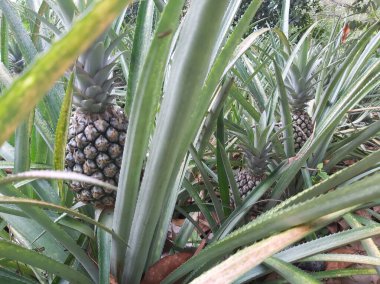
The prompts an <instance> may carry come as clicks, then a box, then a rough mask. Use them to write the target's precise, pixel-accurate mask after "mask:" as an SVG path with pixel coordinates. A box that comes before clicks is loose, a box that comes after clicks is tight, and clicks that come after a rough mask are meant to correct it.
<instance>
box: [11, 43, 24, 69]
mask: <svg viewBox="0 0 380 284" xmlns="http://www.w3.org/2000/svg"><path fill="white" fill-rule="evenodd" d="M8 57H9V71H10V72H11V74H12V75H19V74H20V73H21V72H22V71H23V70H24V68H25V61H24V58H23V56H22V53H21V50H20V48H19V47H18V45H17V43H16V42H15V41H13V40H11V41H10V42H9V55H8Z"/></svg>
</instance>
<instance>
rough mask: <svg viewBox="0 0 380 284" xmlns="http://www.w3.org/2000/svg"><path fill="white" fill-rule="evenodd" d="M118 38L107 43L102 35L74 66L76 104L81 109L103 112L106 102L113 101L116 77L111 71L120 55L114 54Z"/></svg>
mask: <svg viewBox="0 0 380 284" xmlns="http://www.w3.org/2000/svg"><path fill="white" fill-rule="evenodd" d="M120 40H121V37H118V38H117V39H116V40H114V41H113V42H111V43H110V44H108V45H107V39H106V36H105V35H103V36H101V37H100V38H98V40H97V41H96V42H95V43H94V44H93V45H92V46H91V47H90V48H89V49H88V50H87V51H86V52H85V53H84V54H82V55H81V56H80V57H79V59H78V61H77V63H76V66H75V75H76V76H75V84H74V86H75V91H74V96H73V104H74V105H75V106H77V107H78V108H80V109H81V110H82V111H85V112H90V113H98V112H103V111H104V110H105V108H106V107H107V105H109V104H112V102H113V100H114V96H113V95H111V93H112V90H113V87H114V82H115V79H116V78H114V77H113V74H112V71H113V69H114V67H115V65H116V62H115V61H116V59H117V57H118V56H112V51H113V50H114V48H115V46H116V45H117V43H118V42H119V41H120Z"/></svg>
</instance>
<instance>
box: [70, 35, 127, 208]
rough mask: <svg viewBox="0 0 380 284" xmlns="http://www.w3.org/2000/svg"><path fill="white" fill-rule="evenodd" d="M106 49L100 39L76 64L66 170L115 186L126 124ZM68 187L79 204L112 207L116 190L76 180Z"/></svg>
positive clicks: (108, 49) (109, 53)
mask: <svg viewBox="0 0 380 284" xmlns="http://www.w3.org/2000/svg"><path fill="white" fill-rule="evenodd" d="M109 46H110V47H109V48H106V46H105V41H104V40H103V39H99V40H98V41H97V42H96V43H95V44H94V45H93V46H92V47H91V48H90V49H89V50H87V51H86V52H85V53H84V54H83V55H82V56H81V57H80V58H79V59H78V62H77V64H76V67H75V75H76V76H75V83H74V86H75V90H74V96H73V104H74V106H75V111H74V112H73V114H72V116H71V119H70V126H69V135H68V141H67V147H66V158H65V162H66V170H67V171H72V172H77V173H83V174H86V175H88V176H91V177H94V178H97V179H99V180H102V181H105V182H108V183H110V184H112V185H117V184H118V179H119V172H120V166H121V161H122V154H123V149H124V140H125V137H126V131H127V126H128V121H127V119H126V118H125V116H124V113H123V110H122V108H120V107H118V106H117V105H115V104H114V97H113V96H112V95H111V92H112V89H113V84H114V80H115V78H114V77H113V76H112V74H113V68H114V66H115V58H111V50H110V49H111V48H112V44H111V45H109ZM69 185H70V188H71V189H72V190H73V191H74V192H75V194H76V199H77V200H78V201H82V202H84V203H91V204H93V205H94V206H95V207H113V206H114V204H115V198H116V192H115V191H112V190H108V189H104V188H101V187H99V186H94V185H90V184H87V183H82V182H77V181H72V182H70V184H69Z"/></svg>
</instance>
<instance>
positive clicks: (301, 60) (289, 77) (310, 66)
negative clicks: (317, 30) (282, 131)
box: [282, 38, 320, 152]
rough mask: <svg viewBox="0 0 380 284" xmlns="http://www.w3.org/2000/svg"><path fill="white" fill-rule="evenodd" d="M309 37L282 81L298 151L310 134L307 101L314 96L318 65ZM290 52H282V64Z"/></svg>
mask: <svg viewBox="0 0 380 284" xmlns="http://www.w3.org/2000/svg"><path fill="white" fill-rule="evenodd" d="M310 46H311V38H308V39H306V40H305V42H304V43H303V44H302V46H301V49H300V51H299V52H298V53H297V55H296V57H295V58H294V60H293V62H292V64H291V66H290V69H289V72H288V73H287V74H286V77H285V80H284V83H285V87H286V90H287V95H288V101H289V104H290V106H291V111H292V125H293V134H294V149H295V151H296V152H298V151H299V150H300V149H301V148H302V146H303V145H304V144H305V142H306V140H307V139H308V138H309V137H310V136H311V135H312V133H313V129H314V125H313V122H312V119H311V117H310V115H309V114H308V112H307V111H306V108H307V105H308V103H309V102H310V101H311V100H312V99H313V98H314V95H315V85H316V78H315V77H316V76H317V74H318V71H317V68H318V66H319V62H320V60H319V58H318V54H315V53H313V51H314V50H313V49H311V48H310ZM289 57H290V54H288V53H286V52H283V53H282V58H283V59H284V66H285V64H286V62H287V60H289Z"/></svg>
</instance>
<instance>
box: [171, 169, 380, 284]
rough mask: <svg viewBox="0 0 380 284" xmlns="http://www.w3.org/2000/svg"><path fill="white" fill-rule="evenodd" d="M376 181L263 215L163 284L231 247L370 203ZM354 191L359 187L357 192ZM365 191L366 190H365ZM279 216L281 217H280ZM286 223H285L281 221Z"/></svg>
mask: <svg viewBox="0 0 380 284" xmlns="http://www.w3.org/2000/svg"><path fill="white" fill-rule="evenodd" d="M378 181H380V174H377V175H374V176H372V177H369V178H367V179H364V180H362V181H360V182H357V183H355V184H352V185H349V186H346V187H345V188H344V189H343V188H342V189H341V190H339V191H334V192H329V193H328V194H326V195H323V196H320V197H318V198H314V199H312V200H308V201H306V202H304V203H301V204H299V205H295V206H292V207H290V208H288V209H285V210H284V211H282V210H280V211H277V212H274V213H272V214H271V213H270V212H268V214H263V215H261V216H260V217H259V218H257V219H256V220H255V221H253V222H251V223H249V224H247V225H245V226H243V227H241V228H239V229H238V230H236V231H235V232H233V233H232V234H230V235H229V236H227V237H226V238H224V239H222V240H221V241H218V242H216V243H214V244H212V245H211V246H209V247H208V248H206V249H205V250H203V251H202V252H201V253H199V254H198V255H197V256H195V257H193V258H191V259H190V260H189V261H188V262H186V263H185V264H184V265H182V266H181V267H180V268H179V269H177V270H176V271H174V272H173V273H172V274H171V275H170V276H169V277H168V278H167V280H166V281H167V283H169V282H170V281H174V280H176V279H178V277H181V276H183V275H185V274H186V273H188V272H190V271H191V270H193V269H195V268H196V267H197V266H198V265H199V264H200V263H202V264H203V263H204V262H206V261H210V260H212V259H215V258H216V257H218V256H219V257H220V256H222V255H224V254H226V253H227V252H229V251H231V250H233V249H234V248H237V247H240V246H243V245H244V244H247V243H251V242H254V241H255V240H257V239H259V238H263V237H265V236H268V235H271V234H273V233H275V232H278V231H282V230H284V229H288V228H290V227H292V226H295V225H300V224H304V223H307V222H310V221H311V220H313V219H316V218H319V217H322V216H324V215H327V214H331V213H332V212H339V211H340V210H342V212H341V213H343V212H344V210H345V208H352V206H357V205H359V204H363V203H367V202H370V201H371V200H373V199H376V198H378V197H375V196H380V191H379V190H378V186H377V185H376V182H378ZM357 188H361V189H362V190H361V191H360V192H358V191H357ZM367 190H368V191H367ZM280 216H281V218H280ZM284 220H286V222H284Z"/></svg>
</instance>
